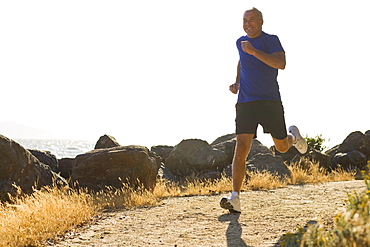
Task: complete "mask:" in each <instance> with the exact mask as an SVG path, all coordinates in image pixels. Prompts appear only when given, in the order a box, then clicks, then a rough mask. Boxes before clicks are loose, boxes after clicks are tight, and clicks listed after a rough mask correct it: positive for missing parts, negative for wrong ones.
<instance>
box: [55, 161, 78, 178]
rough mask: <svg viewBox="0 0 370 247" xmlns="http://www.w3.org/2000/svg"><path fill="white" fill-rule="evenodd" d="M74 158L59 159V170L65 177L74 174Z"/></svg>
mask: <svg viewBox="0 0 370 247" xmlns="http://www.w3.org/2000/svg"><path fill="white" fill-rule="evenodd" d="M73 162H74V159H73V158H62V159H60V160H59V161H58V163H59V169H58V172H59V173H60V176H62V177H63V178H66V179H69V178H70V177H71V174H72V167H73Z"/></svg>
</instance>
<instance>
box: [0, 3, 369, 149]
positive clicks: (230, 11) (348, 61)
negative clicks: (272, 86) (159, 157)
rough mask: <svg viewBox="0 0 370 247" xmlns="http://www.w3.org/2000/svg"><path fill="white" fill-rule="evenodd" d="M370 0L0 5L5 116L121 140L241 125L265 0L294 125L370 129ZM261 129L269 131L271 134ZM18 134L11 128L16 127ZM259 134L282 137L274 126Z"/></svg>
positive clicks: (71, 134)
mask: <svg viewBox="0 0 370 247" xmlns="http://www.w3.org/2000/svg"><path fill="white" fill-rule="evenodd" d="M367 6H368V1H365V0H362V1H361V0H352V1H334V0H333V1H322V0H320V1H317V0H313V1H312V0H311V1H293V0H291V1H287V0H285V1H284V0H281V1H276V0H271V1H261V0H258V1H246V0H243V1H242V0H232V1H225V0H186V1H184V0H182V1H177V0H156V1H153V0H141V1H140V0H137V1H129V0H121V1H115V0H112V1H102V0H101V1H94V0H83V1H80V0H72V1H70V0H63V1H53V0H44V1H38V0H36V1H28V0H24V1H1V2H0V23H1V24H0V33H1V39H0V82H1V85H2V86H1V97H0V105H1V115H0V123H1V122H12V123H17V124H22V125H26V126H30V127H36V128H39V129H47V130H50V131H54V132H55V135H53V136H50V137H51V138H63V139H90V140H97V139H98V138H99V136H101V135H103V134H109V135H112V136H114V137H115V138H116V139H117V140H118V141H119V142H120V143H121V144H122V145H129V144H138V145H145V146H148V147H150V146H151V145H176V144H177V143H179V142H180V141H181V140H182V139H189V138H199V139H203V140H206V141H208V142H212V141H213V140H214V139H216V138H217V137H219V136H222V135H225V134H229V133H233V132H234V118H235V116H234V115H235V112H234V105H235V103H236V95H234V94H232V93H230V92H229V91H228V87H229V85H230V84H232V83H234V82H235V76H236V65H237V61H238V53H237V49H236V45H235V41H236V40H237V38H239V37H240V36H244V35H245V33H244V31H243V28H242V17H243V13H244V11H245V10H246V9H249V8H251V7H257V8H258V9H260V10H261V11H262V13H263V15H264V26H263V30H264V31H265V32H267V33H271V34H276V35H278V36H279V38H280V41H281V43H282V45H283V47H284V49H285V51H286V56H287V66H286V69H285V70H284V71H279V77H278V81H279V84H280V91H281V95H282V100H283V104H284V107H285V114H286V122H287V125H288V126H289V125H292V124H295V125H297V126H298V127H299V128H300V129H301V132H302V133H303V134H308V135H309V136H315V135H317V134H322V135H323V137H324V138H325V139H329V138H330V140H331V141H330V145H332V146H334V145H336V144H339V143H341V142H342V141H343V140H344V138H345V137H346V136H347V135H348V134H349V133H351V132H352V131H356V130H359V131H362V132H365V131H366V130H368V129H370V125H369V120H370V116H369V114H368V108H369V96H368V95H369V82H370V79H369V75H368V71H369V68H368V66H369V62H368V57H370V49H369V36H370V35H369V32H368V29H369V27H368V26H369V24H370V15H369V14H368V7H367ZM261 129H262V128H260V130H259V132H261ZM9 137H10V138H13V137H12V136H9ZM258 139H259V140H261V141H262V143H263V144H265V145H271V144H272V142H271V141H270V139H271V138H270V136H269V135H264V134H262V133H259V138H258Z"/></svg>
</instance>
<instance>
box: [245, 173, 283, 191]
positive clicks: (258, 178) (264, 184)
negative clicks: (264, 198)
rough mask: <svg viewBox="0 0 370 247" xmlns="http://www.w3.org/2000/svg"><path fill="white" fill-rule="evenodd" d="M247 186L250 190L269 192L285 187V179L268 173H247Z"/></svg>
mask: <svg viewBox="0 0 370 247" xmlns="http://www.w3.org/2000/svg"><path fill="white" fill-rule="evenodd" d="M248 176H249V179H248V186H247V188H249V189H251V190H270V189H274V188H281V187H284V186H286V185H287V180H286V179H285V178H280V176H278V175H277V174H272V173H270V172H268V171H261V172H259V171H254V172H248Z"/></svg>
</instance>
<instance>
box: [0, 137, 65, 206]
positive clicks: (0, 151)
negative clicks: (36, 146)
mask: <svg viewBox="0 0 370 247" xmlns="http://www.w3.org/2000/svg"><path fill="white" fill-rule="evenodd" d="M0 171H1V172H0V200H1V201H6V200H9V194H10V195H11V196H17V195H19V194H21V193H26V194H31V193H33V192H34V190H35V189H40V188H41V187H42V186H46V185H49V186H52V185H55V184H61V185H67V183H66V181H65V180H64V179H62V178H61V177H60V176H58V175H57V174H56V173H54V172H53V171H52V170H51V169H50V167H49V166H47V165H45V164H43V163H41V162H40V161H39V160H38V159H37V158H36V157H35V156H33V155H32V154H31V153H30V152H29V151H28V150H26V149H25V148H23V147H22V146H21V145H19V144H18V143H17V142H15V141H13V140H10V139H8V138H6V137H5V136H2V135H0ZM8 193H9V194H8Z"/></svg>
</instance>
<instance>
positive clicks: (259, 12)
mask: <svg viewBox="0 0 370 247" xmlns="http://www.w3.org/2000/svg"><path fill="white" fill-rule="evenodd" d="M249 11H255V12H257V14H258V16H259V17H260V18H261V19H262V20H263V15H262V12H261V11H259V10H258V9H257V8H255V7H253V8H251V9H248V10H246V11H245V12H249Z"/></svg>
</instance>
